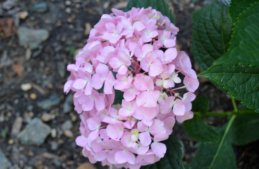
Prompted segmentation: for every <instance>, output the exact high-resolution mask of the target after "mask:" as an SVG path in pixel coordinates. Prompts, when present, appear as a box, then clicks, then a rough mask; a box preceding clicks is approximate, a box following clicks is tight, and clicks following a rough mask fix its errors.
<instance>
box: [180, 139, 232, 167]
mask: <svg viewBox="0 0 259 169" xmlns="http://www.w3.org/2000/svg"><path fill="white" fill-rule="evenodd" d="M216 154H217V156H216ZM213 160H214V161H215V162H213ZM235 161H236V160H235V155H234V152H233V148H232V146H231V144H230V142H229V141H228V140H226V141H224V142H223V144H222V145H221V146H220V143H208V144H205V143H201V144H200V145H199V146H198V152H197V154H196V155H195V157H194V159H193V160H192V162H191V163H190V164H189V165H187V166H186V167H185V168H186V169H236V168H237V167H236V162H235Z"/></svg>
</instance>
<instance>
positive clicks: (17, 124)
mask: <svg viewBox="0 0 259 169" xmlns="http://www.w3.org/2000/svg"><path fill="white" fill-rule="evenodd" d="M22 122H23V119H22V118H21V117H16V119H15V121H14V123H13V126H12V132H11V135H12V137H16V136H17V135H18V134H19V132H20V130H21V127H22Z"/></svg>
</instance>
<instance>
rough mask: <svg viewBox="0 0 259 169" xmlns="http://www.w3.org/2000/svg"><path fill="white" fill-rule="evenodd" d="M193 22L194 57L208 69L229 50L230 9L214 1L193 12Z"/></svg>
mask: <svg viewBox="0 0 259 169" xmlns="http://www.w3.org/2000/svg"><path fill="white" fill-rule="evenodd" d="M193 23H194V28H193V33H192V51H193V57H194V60H195V62H196V63H197V64H198V66H199V67H200V68H201V69H202V70H206V69H207V68H208V67H210V66H211V65H212V64H213V63H214V62H215V61H216V60H217V59H218V58H219V57H221V56H222V55H223V54H224V53H225V52H227V49H228V46H229V41H230V39H231V32H232V31H231V29H232V23H231V19H230V17H229V13H228V9H227V8H226V7H225V6H223V5H221V4H219V3H218V2H212V3H211V4H210V5H208V6H206V7H203V8H202V9H200V10H198V11H196V12H194V13H193Z"/></svg>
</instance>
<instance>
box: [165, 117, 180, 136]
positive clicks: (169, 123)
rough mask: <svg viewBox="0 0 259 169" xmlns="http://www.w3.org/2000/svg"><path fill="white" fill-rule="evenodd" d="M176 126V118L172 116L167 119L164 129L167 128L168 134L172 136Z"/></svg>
mask: <svg viewBox="0 0 259 169" xmlns="http://www.w3.org/2000/svg"><path fill="white" fill-rule="evenodd" d="M179 117H181V116H179ZM174 124H175V118H174V117H173V116H170V117H167V118H166V119H164V127H165V129H166V133H167V134H168V135H170V134H172V131H173V127H174Z"/></svg>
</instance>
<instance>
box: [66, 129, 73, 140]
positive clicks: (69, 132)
mask: <svg viewBox="0 0 259 169" xmlns="http://www.w3.org/2000/svg"><path fill="white" fill-rule="evenodd" d="M64 134H65V136H67V137H69V138H71V137H73V136H74V134H73V133H72V131H71V130H65V131H64Z"/></svg>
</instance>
